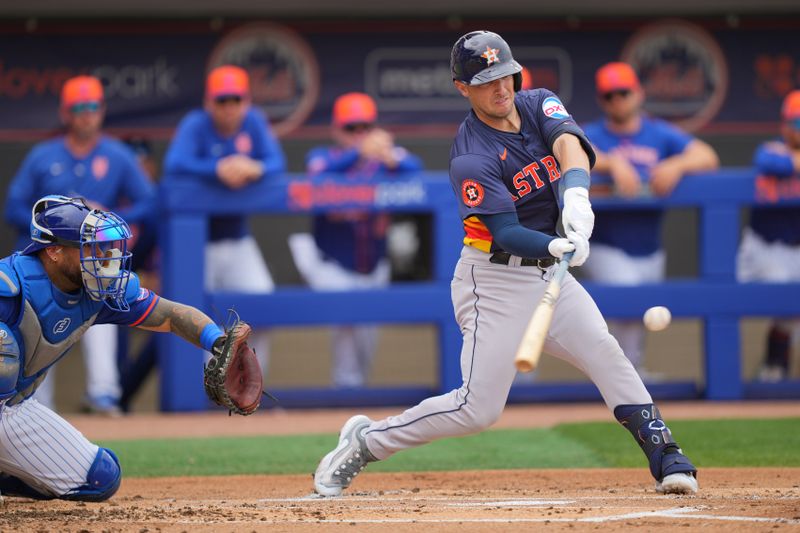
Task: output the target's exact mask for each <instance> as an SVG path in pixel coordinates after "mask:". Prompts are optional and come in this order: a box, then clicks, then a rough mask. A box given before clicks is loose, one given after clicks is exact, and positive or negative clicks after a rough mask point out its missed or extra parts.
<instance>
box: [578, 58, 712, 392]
mask: <svg viewBox="0 0 800 533" xmlns="http://www.w3.org/2000/svg"><path fill="white" fill-rule="evenodd" d="M595 81H596V90H597V101H598V105H599V106H600V109H602V111H603V114H604V115H605V116H604V117H603V118H602V119H599V120H597V121H595V122H592V123H590V124H586V125H585V126H584V131H585V133H586V136H587V137H588V138H589V140H590V141H591V143H592V145H593V146H594V148H595V151H596V153H597V163H596V164H595V166H594V169H593V173H592V193H593V194H594V195H595V196H601V195H614V196H617V197H620V198H629V199H634V198H641V197H647V196H652V195H655V196H661V197H663V196H668V195H669V194H670V193H671V192H672V190H673V189H674V188H675V186H676V185H677V184H678V182H679V181H680V180H681V178H683V176H684V175H685V174H687V173H690V172H704V171H712V170H715V169H717V168H718V167H719V158H718V157H717V154H716V152H715V151H714V149H713V148H711V147H710V146H709V145H708V144H706V143H705V142H703V141H701V140H699V139H696V138H694V137H693V136H691V135H690V134H688V133H686V132H684V131H682V130H680V129H679V128H677V127H676V126H673V125H671V124H669V123H668V122H666V121H663V120H660V119H656V118H652V117H650V116H648V115H647V114H646V113H645V112H644V111H643V105H644V102H645V93H644V90H643V89H642V86H641V85H640V83H639V78H638V76H637V75H636V72H635V71H634V70H633V68H632V67H631V66H630V65H628V64H627V63H619V62H614V63H608V64H606V65H604V66H602V67H601V68H600V69H599V70H598V71H597V73H596V79H595ZM662 220H663V211H662V210H661V209H658V208H654V209H636V210H632V211H622V210H614V211H600V212H599V213H598V214H597V217H596V221H595V226H594V233H593V234H592V256H591V258H590V259H589V260H588V261H586V264H585V265H583V271H584V273H585V274H586V276H587V277H588V278H589V279H591V280H594V281H597V282H600V283H608V284H612V285H640V284H644V283H658V282H661V281H663V280H664V278H665V275H666V255H665V253H664V250H663V245H662V242H661V225H662ZM608 327H609V330H610V331H611V334H612V335H613V336H614V337H615V338H616V339H617V341H618V342H619V344H620V346H621V347H622V350H623V351H624V352H625V355H627V356H628V358H629V359H630V360H631V362H632V363H633V365H634V367H636V370H637V371H638V372H639V374H640V375H641V376H642V378H643V379H644V380H645V381H647V380H655V379H658V378H659V376H658V375H657V374H653V373H651V372H648V371H647V370H646V369H645V368H644V367H643V366H642V363H643V356H644V338H645V330H644V327H643V326H642V323H641V320H631V321H616V320H615V321H611V320H609V321H608Z"/></svg>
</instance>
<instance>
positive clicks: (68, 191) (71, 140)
mask: <svg viewBox="0 0 800 533" xmlns="http://www.w3.org/2000/svg"><path fill="white" fill-rule="evenodd" d="M105 111H106V105H105V98H104V91H103V86H102V84H101V82H100V80H98V79H97V78H95V77H92V76H77V77H74V78H71V79H69V80H67V81H66V83H64V86H63V88H62V90H61V102H60V108H59V115H60V118H61V122H62V123H63V125H64V134H63V135H60V136H58V137H56V138H54V139H50V140H47V141H44V142H41V143H39V144H37V145H36V146H34V148H33V149H32V150H31V151H30V152H29V153H28V155H27V156H26V158H25V160H24V161H23V163H22V166H21V167H20V168H19V170H18V171H17V174H16V175H15V176H14V178H13V179H12V181H11V185H10V187H9V190H8V196H7V199H6V206H5V218H6V221H7V222H8V223H10V224H11V225H13V226H14V227H16V228H17V230H18V232H19V240H18V242H17V250H22V249H23V248H24V247H25V246H26V245H27V244H28V243H30V224H31V209H32V207H33V204H34V202H35V201H36V200H38V199H39V198H41V197H43V196H46V195H50V194H61V195H66V196H79V197H83V198H85V199H86V200H87V202H88V203H89V204H90V205H91V206H92V207H96V208H98V209H103V210H108V209H113V210H114V211H115V212H117V213H118V214H119V215H121V216H123V217H124V218H125V220H127V221H128V222H129V223H130V225H131V228H132V230H133V231H134V243H135V242H136V239H138V237H139V236H140V235H141V229H142V227H143V225H144V224H145V223H147V222H149V221H150V220H152V218H153V217H152V213H153V206H154V199H155V189H154V187H153V185H152V184H151V183H150V180H149V179H148V178H147V176H146V175H145V173H144V172H143V170H142V167H141V166H140V165H139V163H138V162H137V159H136V157H135V156H134V154H133V153H132V151H131V150H130V149H129V148H128V147H127V146H125V145H124V144H123V143H122V142H120V141H119V140H117V139H113V138H111V137H109V136H107V135H105V134H103V132H102V130H101V128H102V124H103V119H104V117H105ZM134 245H135V246H136V245H137V244H134ZM135 268H136V265H134V270H135ZM83 353H84V359H85V362H86V396H85V397H84V402H83V404H84V405H83V407H84V409H86V410H88V411H90V412H98V413H103V414H110V415H116V414H118V413H119V412H120V410H119V399H120V394H121V390H120V378H119V372H118V369H117V326H116V325H114V324H102V325H96V326H92V327H91V328H89V330H88V331H87V332H86V334H85V335H84V336H83ZM53 381H54V373H52V372H51V373H50V374H48V376H47V379H46V380H45V381H44V383H43V384H42V386H41V387H39V389H38V390H37V393H36V397H37V399H38V400H39V401H40V402H42V403H43V404H44V405H45V406H47V407H50V408H53V403H54V402H53Z"/></svg>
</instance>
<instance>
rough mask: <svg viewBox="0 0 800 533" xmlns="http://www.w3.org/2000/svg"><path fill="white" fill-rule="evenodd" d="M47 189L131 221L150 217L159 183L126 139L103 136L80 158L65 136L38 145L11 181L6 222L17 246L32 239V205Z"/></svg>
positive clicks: (46, 193)
mask: <svg viewBox="0 0 800 533" xmlns="http://www.w3.org/2000/svg"><path fill="white" fill-rule="evenodd" d="M48 194H62V195H65V196H80V197H83V198H86V199H88V200H91V201H92V202H95V203H98V204H100V205H102V206H103V208H104V209H108V210H111V211H114V212H115V213H117V214H118V215H120V216H121V217H122V218H123V219H124V220H125V221H126V222H128V223H129V224H137V223H139V222H144V221H146V220H148V219H149V218H150V217H151V216H152V214H153V211H154V204H155V188H154V187H153V185H152V184H151V183H150V180H149V179H148V178H147V176H146V175H145V174H144V171H143V170H142V168H141V166H140V165H139V162H138V161H137V159H136V156H135V155H134V154H133V152H132V151H131V150H130V149H129V148H128V147H127V146H125V145H124V144H123V143H122V142H120V141H118V140H116V139H113V138H111V137H107V136H102V137H100V140H99V141H98V143H97V145H96V146H95V147H94V149H93V150H92V151H91V152H90V153H89V154H88V155H86V156H85V157H75V156H74V155H73V154H72V152H70V151H69V149H68V148H67V146H66V143H65V140H64V137H58V138H56V139H51V140H49V141H45V142H42V143H39V144H37V145H36V146H34V147H33V149H32V150H31V151H30V152H29V153H28V155H27V156H26V157H25V160H24V161H23V163H22V165H21V166H20V168H19V170H18V171H17V174H16V175H15V176H14V178H13V179H12V180H11V184H10V186H9V189H8V196H7V197H6V205H5V217H6V221H7V222H9V223H10V224H11V225H13V226H15V227H16V228H17V230H18V231H19V234H20V238H19V240H18V242H17V247H18V249H22V248H24V247H25V246H27V244H28V243H29V242H30V223H31V209H32V208H33V204H34V203H35V202H36V200H38V199H39V198H41V197H42V196H46V195H48Z"/></svg>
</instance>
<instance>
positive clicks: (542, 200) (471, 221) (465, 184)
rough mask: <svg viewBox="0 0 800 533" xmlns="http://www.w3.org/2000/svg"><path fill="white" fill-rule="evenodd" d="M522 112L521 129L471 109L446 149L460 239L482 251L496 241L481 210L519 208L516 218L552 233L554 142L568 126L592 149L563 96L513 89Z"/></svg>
mask: <svg viewBox="0 0 800 533" xmlns="http://www.w3.org/2000/svg"><path fill="white" fill-rule="evenodd" d="M515 101H516V105H517V107H518V109H519V111H520V115H521V118H522V127H521V130H520V132H519V133H508V132H503V131H499V130H496V129H494V128H492V127H490V126H488V125H486V124H484V123H483V122H481V121H480V120H479V119H478V117H477V116H476V115H475V113H474V111H471V112H470V114H469V116H468V117H467V118H466V120H465V121H464V122H463V123H462V124H461V127H460V128H459V129H458V133H457V135H456V138H455V141H454V142H453V147H452V149H451V151H450V158H451V161H450V182H451V185H452V186H453V190H454V192H455V193H456V195H457V196H458V208H459V213H460V214H461V218H462V219H463V220H464V231H465V234H466V236H465V237H464V244H466V245H468V246H473V247H475V248H477V249H479V250H482V251H484V252H489V251H492V252H494V251H497V249H498V248H497V245H496V244H494V243H493V242H492V237H491V235H490V233H489V231H488V230H487V229H486V226H484V224H483V223H482V222H481V221H480V220H479V219H478V217H477V215H480V214H493V213H509V212H514V211H516V212H517V216H518V217H519V221H520V224H522V225H523V226H525V227H526V228H529V229H532V230H536V231H540V232H542V233H546V234H548V235H555V234H556V224H557V222H558V217H559V203H558V188H557V187H558V180H559V179H560V178H561V169H560V168H559V166H558V163H557V161H556V159H555V157H554V156H553V153H552V143H553V141H554V140H555V139H556V138H557V137H558V136H559V135H561V134H563V133H565V132H569V133H571V134H573V135H576V136H577V137H579V138H580V139H581V141H582V143H583V145H584V147H585V149H586V150H587V152H588V153H590V154H592V157H593V155H594V154H593V152H592V149H591V147H590V146H589V143H588V141H587V140H586V138H585V137H584V135H583V132H582V131H581V130H580V128H579V127H578V126H577V125H576V124H575V121H574V120H573V119H572V117H571V116H570V115H569V113H568V112H567V110H566V108H565V107H564V105H563V104H562V103H561V101H560V100H559V99H558V98H557V97H556V96H555V95H554V94H553V93H552V92H550V91H548V90H546V89H535V90H532V91H523V92H521V93H517V96H516V98H515Z"/></svg>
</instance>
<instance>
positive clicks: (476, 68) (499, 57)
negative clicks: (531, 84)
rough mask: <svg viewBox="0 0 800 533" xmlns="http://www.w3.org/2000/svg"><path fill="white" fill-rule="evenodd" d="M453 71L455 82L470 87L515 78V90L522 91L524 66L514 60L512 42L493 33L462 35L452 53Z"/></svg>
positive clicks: (483, 32) (477, 32) (451, 67)
mask: <svg viewBox="0 0 800 533" xmlns="http://www.w3.org/2000/svg"><path fill="white" fill-rule="evenodd" d="M450 70H451V71H452V73H453V79H454V80H458V81H462V82H464V83H466V84H467V85H482V84H484V83H488V82H490V81H494V80H498V79H500V78H504V77H506V76H514V90H515V91H519V90H520V89H521V88H522V66H521V65H520V64H519V63H517V62H516V61H514V57H513V56H512V55H511V48H509V46H508V43H506V42H505V41H504V40H503V38H502V37H500V36H499V35H497V34H496V33H493V32H490V31H483V30H481V31H471V32H469V33H467V34H466V35H462V36H461V37H460V38H459V39H458V40H457V41H456V44H454V45H453V51H452V52H451V53H450Z"/></svg>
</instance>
